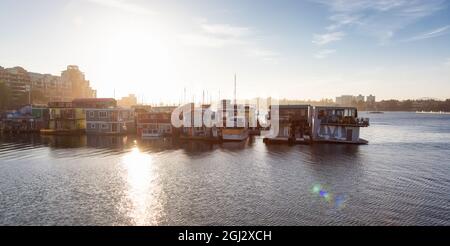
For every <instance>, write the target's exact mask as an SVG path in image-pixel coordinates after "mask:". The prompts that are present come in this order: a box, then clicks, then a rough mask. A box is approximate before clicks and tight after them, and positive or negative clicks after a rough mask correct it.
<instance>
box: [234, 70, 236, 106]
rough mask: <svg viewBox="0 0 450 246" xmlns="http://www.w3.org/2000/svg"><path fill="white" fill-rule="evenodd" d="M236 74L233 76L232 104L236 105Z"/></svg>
mask: <svg viewBox="0 0 450 246" xmlns="http://www.w3.org/2000/svg"><path fill="white" fill-rule="evenodd" d="M236 103H237V101H236V74H234V104H235V105H236Z"/></svg>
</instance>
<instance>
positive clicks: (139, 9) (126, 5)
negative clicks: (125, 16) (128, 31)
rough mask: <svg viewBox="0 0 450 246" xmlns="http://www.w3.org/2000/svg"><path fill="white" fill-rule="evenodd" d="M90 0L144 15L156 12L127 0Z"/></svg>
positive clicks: (90, 0)
mask: <svg viewBox="0 0 450 246" xmlns="http://www.w3.org/2000/svg"><path fill="white" fill-rule="evenodd" d="M88 1H89V2H91V3H95V4H98V5H101V6H105V7H109V8H114V9H118V10H121V11H125V12H130V13H133V14H143V15H147V14H155V12H153V11H151V10H149V9H147V8H145V7H143V6H140V5H137V4H134V3H132V2H131V1H125V0H88Z"/></svg>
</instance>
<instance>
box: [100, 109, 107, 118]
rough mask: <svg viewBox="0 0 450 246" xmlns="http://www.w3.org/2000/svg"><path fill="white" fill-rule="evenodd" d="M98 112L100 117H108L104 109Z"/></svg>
mask: <svg viewBox="0 0 450 246" xmlns="http://www.w3.org/2000/svg"><path fill="white" fill-rule="evenodd" d="M98 114H99V116H100V118H106V117H108V113H107V112H106V111H100V112H99V113H98Z"/></svg>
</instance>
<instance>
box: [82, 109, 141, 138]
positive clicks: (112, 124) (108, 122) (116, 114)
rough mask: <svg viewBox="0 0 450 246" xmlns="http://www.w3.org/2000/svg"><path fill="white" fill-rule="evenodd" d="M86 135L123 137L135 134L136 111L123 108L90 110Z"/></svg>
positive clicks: (87, 113) (88, 111) (87, 116)
mask: <svg viewBox="0 0 450 246" xmlns="http://www.w3.org/2000/svg"><path fill="white" fill-rule="evenodd" d="M85 111H86V133H87V134H106V135H122V134H129V133H135V130H136V128H135V123H134V111H133V110H131V109H123V108H88V109H85Z"/></svg>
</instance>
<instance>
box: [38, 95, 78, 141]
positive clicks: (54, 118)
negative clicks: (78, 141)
mask: <svg viewBox="0 0 450 246" xmlns="http://www.w3.org/2000/svg"><path fill="white" fill-rule="evenodd" d="M48 107H49V123H48V128H46V129H41V130H40V132H41V134H56V135H60V134H61V135H65V134H83V133H84V132H85V130H86V114H85V112H84V109H83V108H77V107H75V106H74V104H73V103H72V102H49V103H48Z"/></svg>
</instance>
